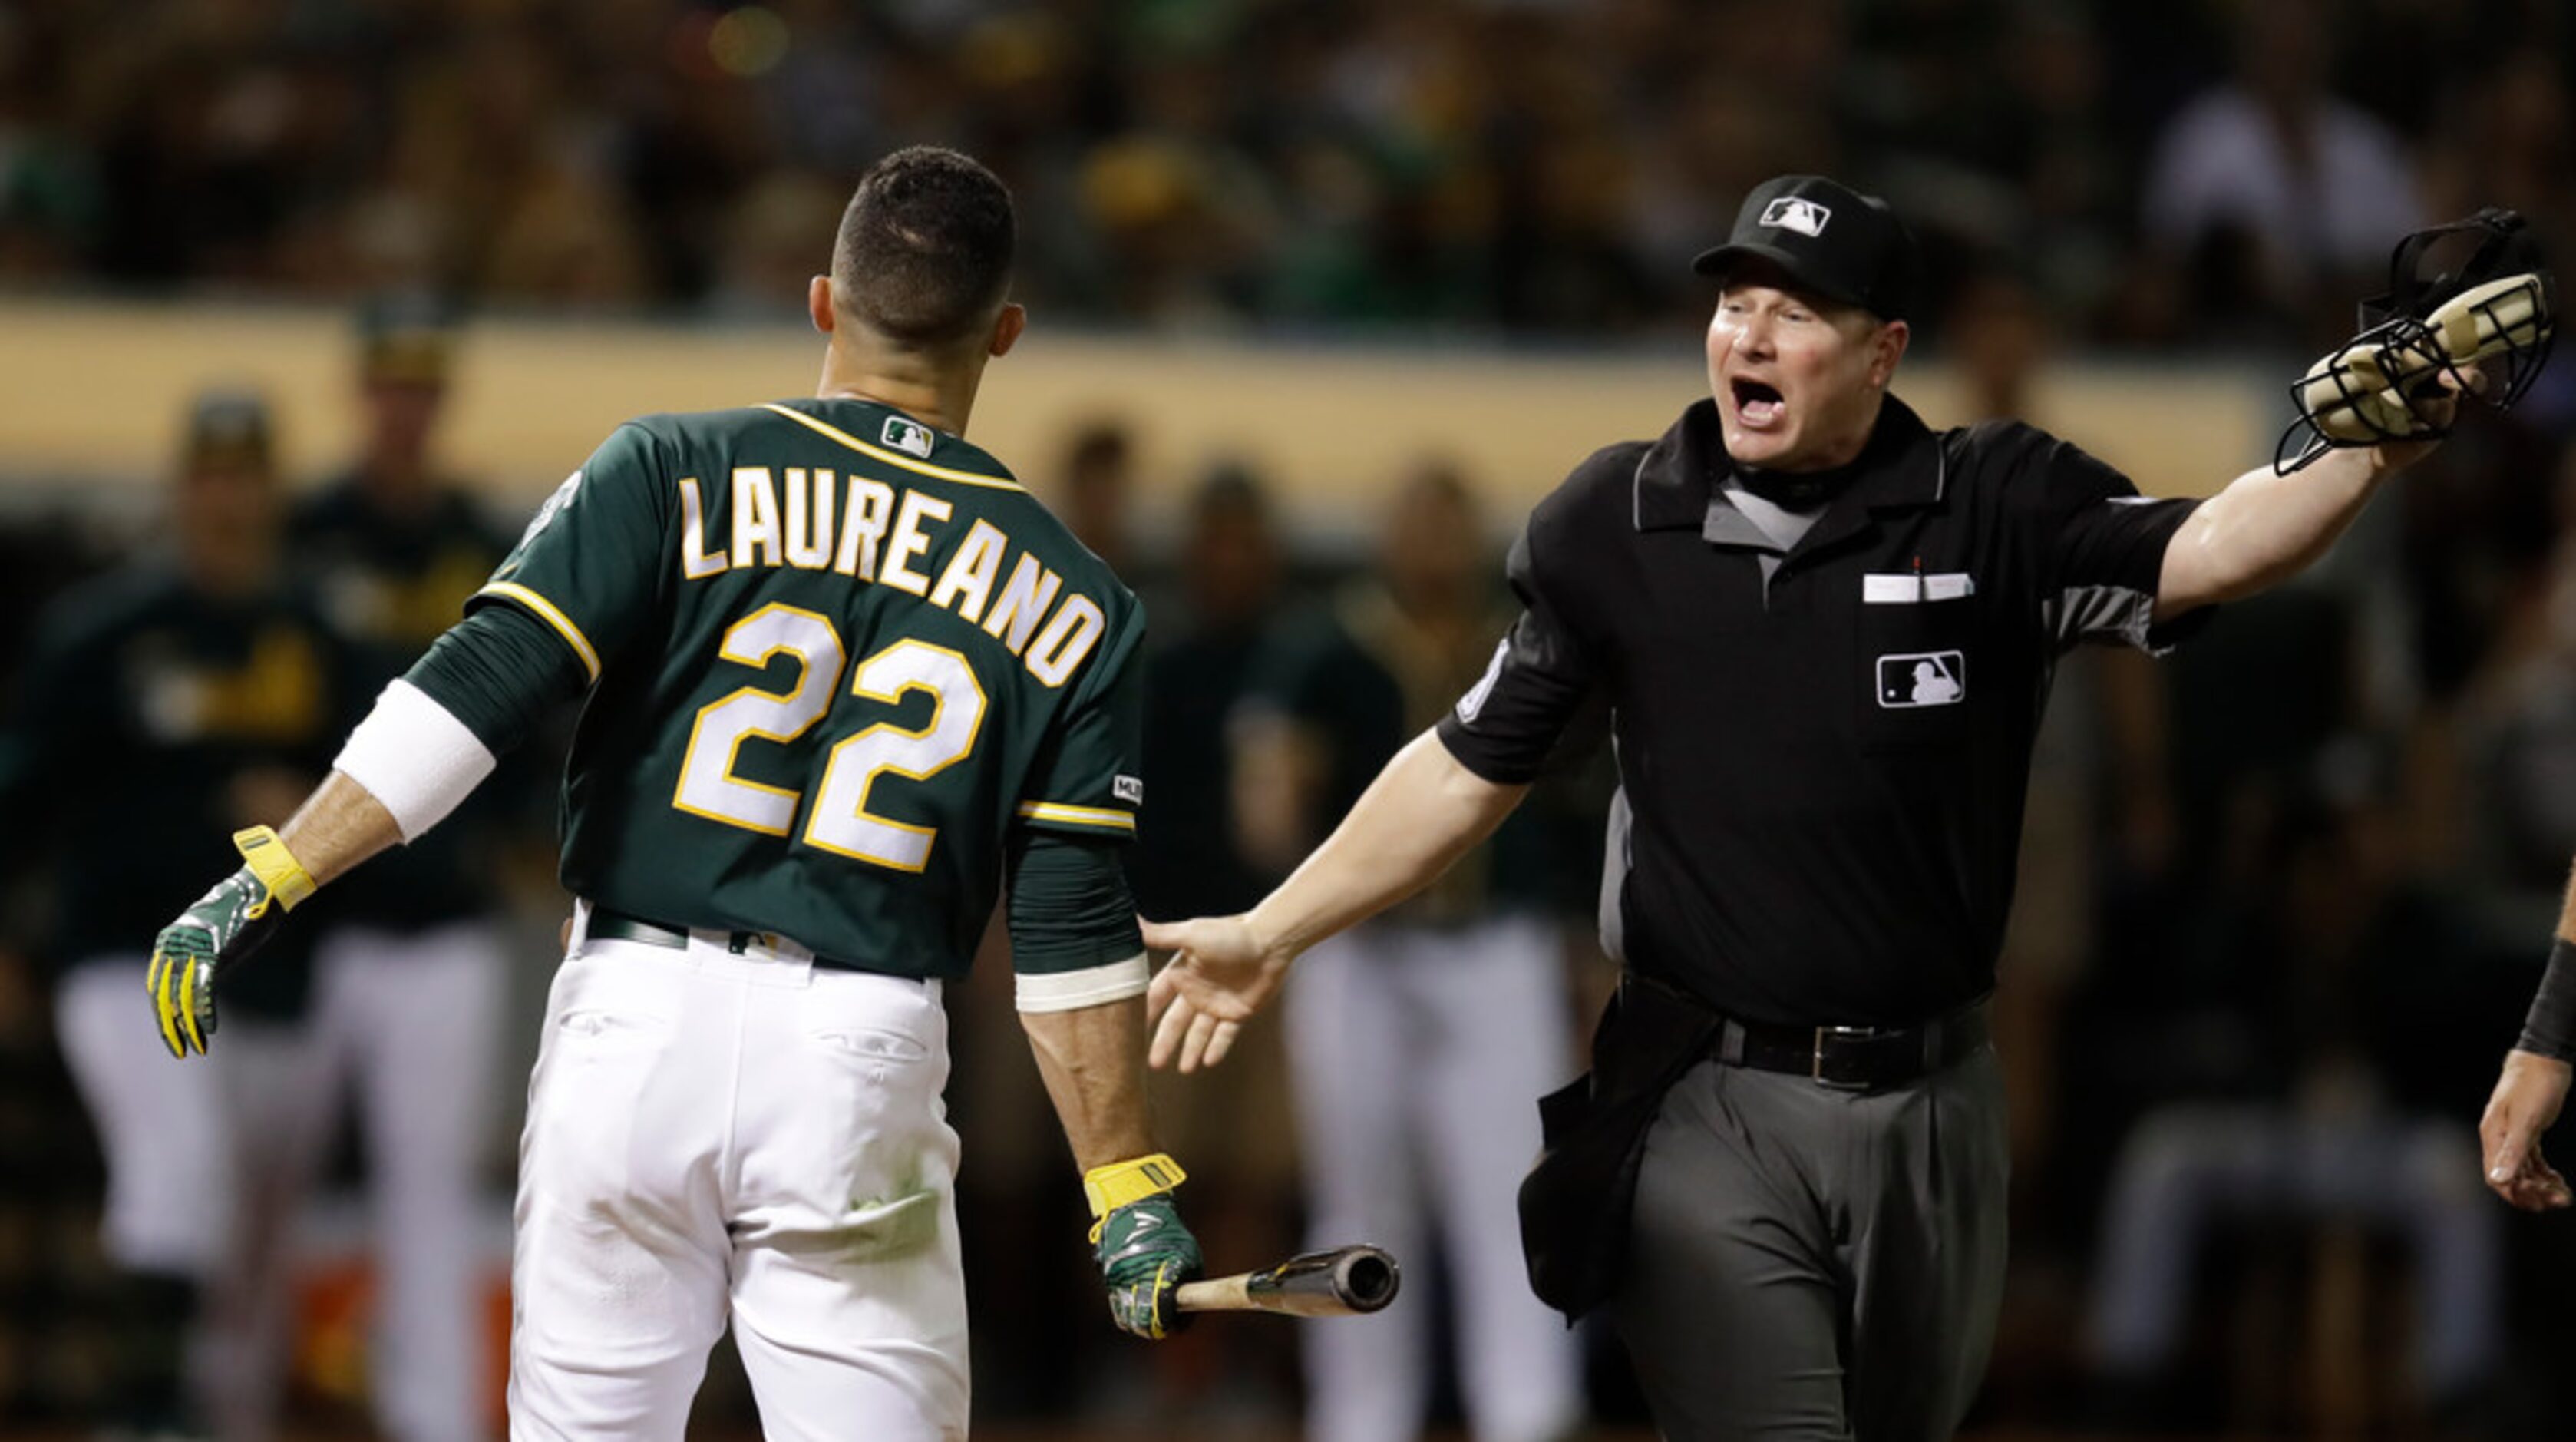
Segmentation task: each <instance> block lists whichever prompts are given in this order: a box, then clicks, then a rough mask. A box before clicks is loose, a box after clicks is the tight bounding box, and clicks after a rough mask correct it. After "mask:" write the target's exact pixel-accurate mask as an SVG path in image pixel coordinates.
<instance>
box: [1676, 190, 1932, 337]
mask: <svg viewBox="0 0 2576 1442" xmlns="http://www.w3.org/2000/svg"><path fill="white" fill-rule="evenodd" d="M1746 256H1759V257H1760V258H1762V259H1764V260H1767V261H1769V262H1771V263H1772V264H1773V265H1776V266H1778V267H1780V268H1781V269H1782V270H1784V271H1787V272H1788V273H1789V276H1790V278H1791V279H1793V280H1795V281H1797V282H1798V284H1800V285H1802V286H1805V287H1806V288H1807V289H1809V290H1812V291H1814V292H1816V293H1817V294H1818V295H1821V296H1823V297H1825V298H1826V299H1827V300H1838V301H1842V302H1843V303H1845V304H1847V305H1856V306H1860V307H1861V308H1863V309H1865V310H1868V311H1870V312H1872V313H1873V314H1875V315H1877V316H1878V317H1879V318H1880V319H1881V320H1904V319H1905V318H1906V316H1907V314H1908V312H1909V311H1910V310H1911V309H1912V307H1913V304H1914V281H1915V256H1914V237H1913V235H1912V234H1910V233H1909V232H1908V231H1907V230H1906V229H1905V222H1903V221H1901V220H1898V219H1897V218H1896V212H1895V211H1893V210H1891V209H1889V208H1888V204H1887V202H1886V201H1884V200H1881V199H1879V198H1878V197H1877V196H1875V195H1863V194H1861V193H1860V192H1859V191H1856V190H1854V189H1852V188H1851V187H1849V186H1847V185H1843V184H1841V183H1840V182H1838V181H1833V180H1828V179H1826V178H1825V177H1824V176H1821V175H1782V176H1777V177H1774V178H1772V179H1770V180H1766V181H1764V182H1762V183H1761V184H1760V185H1757V186H1755V187H1753V191H1752V193H1751V194H1749V195H1747V196H1745V197H1744V208H1743V209H1742V210H1739V211H1737V212H1736V213H1735V230H1734V233H1733V234H1731V235H1729V236H1728V237H1727V240H1726V244H1724V245H1721V246H1719V247H1717V248H1716V249H1714V250H1710V251H1706V252H1704V253H1702V254H1701V256H1700V258H1699V259H1698V260H1696V261H1693V262H1692V263H1691V269H1693V270H1695V271H1698V272H1699V273H1700V274H1702V275H1713V276H1720V277H1723V276H1724V275H1725V274H1726V272H1727V271H1728V270H1730V269H1732V268H1733V267H1734V265H1735V263H1736V262H1737V261H1739V260H1742V259H1743V258H1745V257H1746Z"/></svg>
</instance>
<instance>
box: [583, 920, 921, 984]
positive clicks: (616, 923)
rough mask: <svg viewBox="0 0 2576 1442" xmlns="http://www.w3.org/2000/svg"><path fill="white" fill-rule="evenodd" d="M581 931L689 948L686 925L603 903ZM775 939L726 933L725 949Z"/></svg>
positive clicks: (831, 963) (827, 962)
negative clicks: (616, 908)
mask: <svg viewBox="0 0 2576 1442" xmlns="http://www.w3.org/2000/svg"><path fill="white" fill-rule="evenodd" d="M584 935H586V936H588V937H589V938H590V939H591V940H593V941H631V942H634V943H635V944H637V945H638V946H659V947H663V948H666V949H668V950H671V951H686V950H688V949H689V933H688V930H687V928H685V927H678V926H672V925H670V924H669V923H667V922H660V921H647V920H645V919H644V918H643V917H640V916H636V915H633V914H631V913H628V912H623V911H613V910H610V909H609V908H608V907H605V906H594V907H592V908H591V909H590V929H589V930H588V931H587V932H585V933H584ZM777 942H778V938H777V937H776V936H775V935H774V934H772V933H770V932H766V931H729V932H726V933H725V950H727V951H730V952H732V953H733V954H734V955H736V956H740V955H742V954H743V953H744V952H746V951H749V950H750V949H751V948H753V947H755V946H765V947H774V946H775V945H777ZM814 969H815V970H817V971H874V970H875V969H876V968H874V967H867V966H861V965H859V964H858V963H857V962H855V961H843V960H841V959H840V958H838V957H831V956H817V957H815V958H814Z"/></svg>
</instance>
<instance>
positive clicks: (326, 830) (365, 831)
mask: <svg viewBox="0 0 2576 1442" xmlns="http://www.w3.org/2000/svg"><path fill="white" fill-rule="evenodd" d="M277 839H278V840H279V842H281V843H283V844H284V845H285V847H286V850H287V853H288V854H289V855H291V856H293V857H294V858H295V860H296V861H297V863H298V864H300V865H302V866H303V868H304V871H305V874H306V875H308V876H310V877H312V878H313V884H314V885H316V886H324V885H328V884H329V883H330V881H331V880H332V878H334V877H338V876H343V875H346V874H347V873H348V872H349V871H350V870H351V869H352V868H354V867H355V866H357V865H358V863H360V862H362V861H365V860H366V859H367V858H368V857H370V856H373V855H375V854H376V853H377V852H379V851H383V850H385V849H386V848H387V847H390V846H392V845H394V844H395V843H397V842H399V841H401V840H402V828H401V827H400V826H398V825H396V824H395V822H394V816H393V813H392V812H390V811H387V810H386V809H385V808H384V804H383V803H382V802H380V801H378V800H376V798H375V797H374V796H373V795H371V794H369V792H368V791H367V788H366V787H364V786H361V785H359V784H358V783H357V782H355V781H352V780H350V779H349V776H348V773H347V772H344V771H334V772H332V773H331V774H330V776H329V777H327V778H326V779H325V780H324V781H323V782H322V784H321V785H320V786H317V787H315V788H314V789H313V794H312V795H311V796H308V797H306V798H305V799H304V804H303V805H302V806H299V807H297V808H296V810H295V814H294V815H293V816H291V817H289V818H287V822H286V824H285V825H284V826H282V827H279V828H278V831H277Z"/></svg>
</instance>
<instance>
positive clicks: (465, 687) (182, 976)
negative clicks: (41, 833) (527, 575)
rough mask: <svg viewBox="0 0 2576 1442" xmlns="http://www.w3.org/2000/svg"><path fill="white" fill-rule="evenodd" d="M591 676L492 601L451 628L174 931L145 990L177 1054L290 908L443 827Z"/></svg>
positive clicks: (538, 630)
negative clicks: (307, 791) (230, 975)
mask: <svg viewBox="0 0 2576 1442" xmlns="http://www.w3.org/2000/svg"><path fill="white" fill-rule="evenodd" d="M580 684H581V672H580V671H579V669H578V668H577V666H576V664H575V663H574V661H573V660H572V659H571V658H570V657H569V655H568V654H567V653H566V652H565V651H564V650H563V647H562V645H561V643H560V642H559V641H558V640H557V639H556V638H555V637H554V635H553V634H552V633H550V632H548V631H546V630H545V629H544V628H543V627H542V626H541V625H540V624H539V623H538V622H537V621H535V620H534V619H532V618H530V617H528V616H526V615H524V614H522V613H519V612H517V611H513V610H506V609H503V608H498V607H494V608H487V609H484V610H481V611H478V612H476V613H475V614H473V615H471V616H468V617H467V618H466V619H465V620H464V621H462V622H460V623H458V624H457V625H456V626H454V627H453V628H451V629H450V630H449V631H448V632H447V633H446V634H445V635H443V636H441V637H440V638H439V639H438V642H437V644H436V645H434V646H432V647H431V648H430V651H429V654H428V655H426V656H423V657H422V658H421V660H420V662H419V663H418V664H417V665H415V666H413V667H412V669H411V672H410V674H409V675H407V676H406V677H404V678H403V679H402V680H399V681H396V682H394V683H393V684H392V685H390V686H388V687H386V688H385V691H384V694H383V695H382V696H380V697H378V698H377V700H376V706H375V709H374V710H373V711H372V712H370V713H368V716H367V719H366V720H365V721H363V722H360V723H359V725H358V728H357V730H356V731H354V732H352V733H351V734H350V737H349V741H348V744H347V745H346V746H344V747H343V748H341V751H340V756H339V759H338V760H337V761H335V762H334V763H333V769H332V772H331V775H330V777H329V778H328V779H327V780H325V781H324V782H323V783H322V785H321V786H319V787H318V788H316V789H315V790H314V792H313V794H312V795H310V796H308V797H307V798H305V801H304V804H303V805H302V806H300V807H298V808H297V810H296V812H295V815H294V816H293V817H291V818H289V819H288V821H287V823H286V825H285V826H284V827H283V828H281V829H279V830H276V831H271V830H269V829H268V828H267V827H264V826H263V827H254V828H252V829H250V830H247V831H242V832H239V833H236V834H235V836H234V837H233V843H234V845H235V846H237V847H238V848H240V850H241V853H242V861H243V865H242V869H241V870H239V871H237V872H234V873H233V874H232V875H231V876H228V877H226V878H224V879H223V880H222V881H219V882H217V883H216V884H215V886H214V889H213V890H211V891H208V892H207V893H206V894H205V895H204V896H203V897H201V898H199V899H198V901H197V903H196V904H195V905H194V906H191V907H189V908H188V909H187V910H186V911H183V912H181V913H180V914H179V917H178V919H177V920H175V921H173V922H171V923H170V924H169V925H168V926H166V927H163V928H162V929H161V934H160V936H159V937H158V938H156V939H155V940H154V941H153V944H152V961H151V965H150V967H149V968H148V970H147V971H146V972H145V975H144V988H145V991H146V992H147V994H149V996H150V997H151V999H152V1013H153V1020H154V1022H155V1024H156V1025H158V1027H159V1028H160V1031H161V1041H162V1044H163V1045H165V1046H167V1047H169V1048H170V1053H171V1055H173V1056H178V1057H185V1056H187V1055H188V1054H189V1053H190V1052H192V1051H193V1052H200V1053H202V1052H204V1051H205V1049H206V1042H207V1039H208V1038H210V1037H212V1036H213V1035H214V1033H215V1019H216V1013H215V992H216V989H217V986H218V984H219V983H220V981H221V980H222V977H223V974H224V972H225V971H226V970H228V969H229V968H231V967H233V966H236V965H238V964H239V963H240V962H241V961H243V960H244V959H245V958H247V957H249V956H250V955H251V954H252V953H253V952H255V951H257V950H258V949H259V947H260V946H261V945H262V944H263V943H265V942H266V941H267V940H268V938H269V937H270V936H271V935H272V934H274V932H275V931H276V929H277V927H278V925H279V924H280V923H281V922H282V921H283V920H284V914H285V913H286V912H288V911H291V910H293V909H294V908H295V907H296V906H298V905H300V904H302V902H303V901H304V899H305V898H306V897H308V896H311V895H312V894H313V892H314V891H315V890H316V889H317V888H319V887H321V886H323V885H324V884H326V883H328V882H330V881H332V880H333V879H335V878H337V877H339V876H341V875H344V874H345V873H347V872H348V871H350V870H351V869H352V868H354V867H356V866H358V865H359V864H360V863H362V862H364V861H365V860H366V859H367V858H369V857H371V856H374V855H375V854H376V853H377V852H380V851H383V850H385V849H386V848H387V847H390V846H392V845H394V844H395V843H396V842H401V841H408V840H410V839H412V838H414V837H416V836H419V835H420V834H422V833H423V832H425V831H427V830H429V829H430V828H431V827H433V826H435V825H437V824H438V823H439V821H441V820H442V819H444V818H445V817H446V816H447V814H448V813H449V812H451V811H453V810H455V809H456V806H457V804H458V803H459V802H461V801H463V800H464V799H465V797H466V796H467V795H468V794H469V793H471V792H472V791H473V789H474V788H475V787H476V786H477V785H480V784H481V783H482V781H483V778H484V777H486V776H489V775H490V774H491V773H492V767H493V764H494V761H495V758H496V757H497V755H498V753H500V752H502V751H504V750H507V749H508V748H509V747H510V746H512V745H514V744H516V743H517V741H518V740H519V739H520V738H521V737H522V736H524V735H525V734H526V732H527V729H528V727H529V725H530V724H531V723H532V721H533V718H534V717H535V716H536V715H537V714H538V713H540V712H542V711H543V710H544V709H545V708H546V707H547V706H549V705H551V704H553V703H554V702H555V701H556V700H558V699H560V698H562V697H565V696H568V695H572V694H576V693H577V692H578V690H579V688H580Z"/></svg>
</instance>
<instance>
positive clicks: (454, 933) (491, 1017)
mask: <svg viewBox="0 0 2576 1442" xmlns="http://www.w3.org/2000/svg"><path fill="white" fill-rule="evenodd" d="M313 964H314V979H313V999H312V1007H311V1010H310V1012H309V1014H308V1015H307V1016H306V1018H305V1019H304V1020H303V1021H302V1022H300V1023H295V1024H287V1025H275V1024H266V1025H264V1024H259V1023H254V1022H250V1021H247V1020H245V1021H243V1022H242V1023H240V1024H239V1025H230V1024H228V1025H227V1026H226V1027H225V1028H224V1030H223V1031H222V1033H221V1034H220V1039H219V1040H217V1042H216V1043H215V1048H214V1053H213V1054H215V1055H227V1056H228V1060H229V1061H230V1062H231V1067H230V1070H229V1071H228V1073H227V1075H226V1084H225V1086H224V1088H223V1091H224V1093H225V1095H226V1097H227V1099H228V1106H229V1108H230V1109H231V1111H232V1113H233V1115H234V1118H235V1122H234V1127H235V1131H236V1133H237V1135H238V1136H239V1138H240V1161H239V1165H240V1168H241V1170H242V1172H243V1173H244V1176H243V1185H244V1187H245V1188H246V1196H247V1197H248V1199H249V1200H248V1203H247V1205H248V1206H249V1208H250V1210H251V1213H252V1215H251V1216H249V1217H248V1218H246V1219H245V1220H246V1221H247V1222H248V1223H249V1226H248V1228H247V1229H246V1231H245V1233H244V1234H243V1236H242V1238H241V1241H240V1246H241V1249H242V1255H241V1258H240V1261H241V1264H242V1265H241V1273H242V1275H241V1276H240V1278H239V1281H238V1290H239V1293H240V1295H238V1296H234V1297H229V1298H227V1299H226V1312H227V1316H228V1318H229V1321H228V1325H227V1329H226V1330H227V1331H228V1333H229V1334H230V1335H229V1336H228V1338H227V1345H228V1346H229V1347H230V1348H231V1350H232V1351H233V1353H234V1357H233V1360H232V1361H231V1363H230V1364H229V1365H228V1366H227V1367H226V1368H225V1369H224V1370H225V1372H226V1373H227V1374H228V1375H227V1376H225V1377H224V1378H222V1379H221V1380H220V1387H219V1390H220V1392H221V1393H222V1395H221V1397H220V1398H219V1412H220V1414H221V1417H222V1420H223V1422H224V1424H225V1431H226V1433H227V1434H228V1435H231V1436H238V1437H258V1436H264V1435H266V1434H267V1433H268V1432H269V1431H271V1430H272V1429H273V1427H274V1422H275V1417H276V1413H277V1408H278V1404H279V1400H280V1398H279V1392H280V1388H281V1386H282V1384H283V1381H284V1376H285V1369H286V1365H287V1359H286V1356H285V1346H286V1343H287V1340H288V1334H289V1332H290V1331H291V1321H292V1318H291V1317H290V1315H289V1313H290V1312H291V1310H292V1305H293V1301H294V1297H293V1282H294V1275H293V1267H292V1250H293V1242H294V1239H293V1237H292V1236H291V1235H290V1233H289V1229H288V1223H289V1222H290V1221H291V1219H292V1218H293V1217H294V1216H295V1215H296V1214H297V1213H298V1212H300V1211H301V1210H302V1208H303V1205H304V1203H305V1201H306V1199H307V1198H308V1197H309V1196H310V1195H311V1191H312V1186H313V1180H314V1173H315V1171H316V1170H317V1168H318V1167H319V1165H320V1162H321V1159H322V1151H323V1149H324V1147H326V1146H327V1145H328V1144H329V1142H330V1139H331V1128H332V1125H333V1123H334V1122H336V1121H337V1120H338V1118H339V1115H340V1112H339V1107H340V1104H341V1098H342V1097H344V1096H351V1095H354V1098H355V1101H356V1104H357V1106H358V1118H359V1121H360V1123H361V1124H362V1125H363V1127H364V1128H365V1133H366V1139H367V1140H366V1146H367V1169H368V1176H367V1183H368V1199H367V1200H368V1204H369V1211H370V1222H371V1224H372V1228H371V1229H372V1232H373V1244H374V1256H375V1262H376V1277H377V1286H378V1293H377V1303H376V1316H375V1319H374V1321H375V1326H374V1329H373V1332H374V1335H373V1337H372V1345H371V1346H370V1348H369V1365H370V1378H369V1380H370V1382H371V1384H372V1387H373V1394H374V1408H375V1413H376V1416H377V1419H378V1421H379V1422H380V1423H381V1424H382V1426H383V1430H384V1431H385V1433H386V1435H387V1436H389V1437H391V1438H393V1439H395V1442H474V1439H479V1438H481V1437H484V1436H486V1435H487V1433H488V1428H487V1426H486V1424H485V1421H484V1418H485V1416H486V1413H487V1410H488V1407H489V1404H490V1398H489V1395H488V1394H487V1392H486V1391H485V1388H484V1383H483V1368H482V1365H481V1358H482V1355H483V1353H482V1311H481V1306H480V1299H481V1297H482V1287H483V1282H484V1275H485V1274H484V1271H483V1266H482V1261H483V1256H482V1251H481V1249H480V1247H479V1246H478V1245H477V1242H476V1237H477V1224H476V1215H475V1213H476V1206H477V1203H478V1201H479V1192H478V1185H477V1184H478V1180H479V1176H480V1172H481V1168H482V1163H483V1156H484V1142H485V1138H486V1137H487V1135H488V1130H487V1129H488V1128H489V1127H490V1125H491V1121H492V1111H493V1092H492V1081H493V1072H494V1069H495V1068H496V1067H497V1065H498V1062H497V1060H496V1057H497V1055H498V1051H499V1046H500V1027H501V1003H502V988H503V985H504V983H505V981H506V979H507V978H506V976H505V969H506V967H507V964H508V963H507V954H506V952H505V950H504V948H503V946H502V943H501V940H500V937H499V934H498V933H497V932H496V931H495V930H494V929H493V928H492V927H491V926H490V925H489V924H487V923H484V922H480V921H473V922H459V923H456V924H454V925H449V926H440V927H433V928H431V929H429V930H426V931H422V932H418V933H403V932H392V931H382V930H377V929H375V928H371V927H360V926H351V927H343V928H339V929H336V930H334V931H332V932H330V933H328V934H326V935H325V936H323V937H322V938H321V939H320V941H319V942H318V943H317V945H316V947H315V950H314V962H313Z"/></svg>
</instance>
